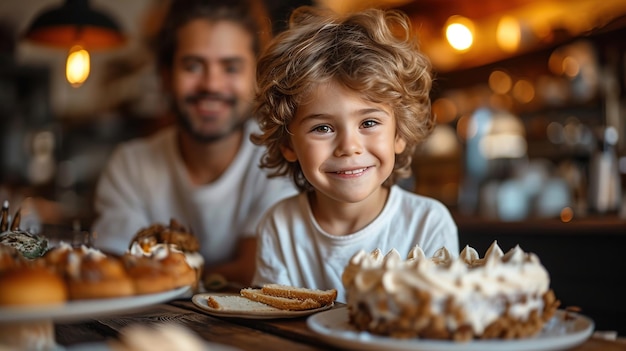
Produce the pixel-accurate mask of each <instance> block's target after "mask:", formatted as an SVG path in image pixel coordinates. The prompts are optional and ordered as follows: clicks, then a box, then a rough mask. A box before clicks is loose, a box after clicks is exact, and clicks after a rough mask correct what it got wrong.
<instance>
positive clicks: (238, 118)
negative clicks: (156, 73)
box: [169, 19, 256, 142]
mask: <svg viewBox="0 0 626 351" xmlns="http://www.w3.org/2000/svg"><path fill="white" fill-rule="evenodd" d="M252 41H253V38H252V37H251V36H250V34H249V33H248V32H246V31H245V30H244V29H243V28H242V27H241V26H240V25H238V24H236V23H234V22H230V21H219V22H208V21H206V20H203V19H197V20H193V21H191V22H189V23H187V24H186V25H185V26H183V27H181V28H180V29H179V30H178V33H177V47H176V52H175V53H174V61H173V64H172V72H171V76H170V77H169V78H170V79H169V83H170V84H169V88H170V90H171V93H172V95H173V98H174V108H175V112H176V114H177V117H178V120H179V122H180V123H181V124H182V126H183V127H184V128H185V129H186V130H187V132H189V133H190V134H191V135H192V136H193V137H194V138H195V139H196V140H199V141H206V142H211V141H213V140H219V139H221V138H222V137H225V136H228V135H230V134H231V133H232V132H233V131H234V130H236V129H237V128H238V126H239V125H240V124H241V123H242V122H243V121H244V120H246V119H247V118H248V117H249V116H250V113H251V109H252V101H253V99H254V85H255V70H256V60H255V56H254V52H253V49H252Z"/></svg>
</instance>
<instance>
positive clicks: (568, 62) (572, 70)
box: [562, 56, 580, 78]
mask: <svg viewBox="0 0 626 351" xmlns="http://www.w3.org/2000/svg"><path fill="white" fill-rule="evenodd" d="M562 65H563V73H565V75H566V76H568V77H570V78H573V77H576V76H577V75H578V73H579V72H580V64H579V63H578V61H577V60H576V59H575V58H574V57H572V56H567V57H565V58H564V59H563V62H562Z"/></svg>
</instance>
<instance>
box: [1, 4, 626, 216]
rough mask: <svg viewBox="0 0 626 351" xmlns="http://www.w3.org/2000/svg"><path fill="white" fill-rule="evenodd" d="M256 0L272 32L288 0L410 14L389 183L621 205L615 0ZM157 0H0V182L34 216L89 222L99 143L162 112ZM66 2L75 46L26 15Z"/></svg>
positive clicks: (453, 205)
mask: <svg viewBox="0 0 626 351" xmlns="http://www.w3.org/2000/svg"><path fill="white" fill-rule="evenodd" d="M266 2H267V6H268V8H269V10H270V12H271V16H272V21H273V24H274V30H275V31H276V32H278V31H280V30H282V28H283V27H284V24H285V21H286V19H287V16H288V13H289V11H290V10H291V9H292V8H294V7H296V6H298V5H302V4H309V5H316V6H327V7H331V8H333V9H334V10H336V11H338V12H345V11H352V10H358V9H361V8H364V7H382V8H398V9H401V10H404V11H405V12H406V13H407V14H408V15H409V16H410V17H411V19H412V20H413V22H414V28H415V30H416V31H417V32H418V34H419V37H420V40H421V45H422V49H423V50H424V52H425V53H426V54H427V55H428V56H429V57H430V58H431V60H432V63H433V65H434V69H435V77H436V80H435V87H434V89H433V93H432V101H433V113H435V114H436V116H437V121H438V125H437V128H436V130H435V132H434V134H433V135H432V137H431V138H430V139H429V141H428V142H427V143H426V144H424V145H423V147H421V148H420V150H419V151H418V153H417V154H416V155H415V162H414V177H413V178H411V179H409V180H406V181H404V182H403V183H402V186H404V187H406V188H408V189H411V190H414V191H416V192H417V193H420V194H424V195H428V196H432V197H435V198H437V199H440V200H441V201H443V202H444V203H445V204H446V205H448V206H449V207H450V209H451V210H452V211H454V213H455V215H457V216H458V217H459V218H465V217H467V218H470V219H476V218H479V219H486V220H496V221H505V222H511V221H521V220H525V219H529V218H534V219H542V218H549V219H555V218H556V219H558V220H560V221H562V222H569V221H572V220H575V219H582V218H590V217H593V218H596V217H602V218H610V219H622V220H623V219H624V218H626V209H625V208H626V200H625V198H624V191H622V189H623V188H624V185H625V180H626V146H625V141H624V140H625V139H626V135H625V129H626V127H625V125H624V124H625V122H624V113H625V104H626V98H625V96H626V93H625V92H624V87H625V85H626V68H625V67H626V57H625V55H624V52H625V46H626V42H625V41H624V40H623V38H624V35H625V34H626V17H625V15H626V2H625V1H623V0H606V1H603V2H601V3H598V2H597V1H594V0H564V1H558V0H542V1H538V0H511V1H505V2H503V1H496V0H484V1H481V2H480V3H479V4H478V3H476V2H474V1H469V0H413V1H409V0H372V1H360V0H344V1H333V0H319V1H287V0H267V1H266ZM167 3H168V1H167V0H133V1H125V0H29V1H26V2H24V1H19V0H5V1H2V2H1V3H0V50H1V52H0V53H1V55H0V59H1V63H2V65H1V68H0V115H1V117H0V125H1V126H0V145H1V152H0V198H3V199H9V200H10V202H11V203H12V204H15V205H16V206H18V205H19V204H20V203H22V202H23V201H24V199H28V201H27V202H26V204H25V206H24V207H27V209H28V208H30V209H32V211H31V212H32V213H31V214H32V216H38V217H39V221H40V222H43V223H45V224H66V223H74V222H75V221H76V220H78V221H79V222H80V223H82V226H83V227H88V226H89V224H90V223H91V220H92V216H93V214H92V209H91V198H92V193H93V190H94V185H95V182H96V180H97V177H98V175H99V173H100V171H101V170H102V167H103V166H104V164H105V162H106V160H107V158H108V156H109V155H110V152H111V151H112V148H113V147H114V146H115V145H116V144H117V143H119V142H121V141H124V140H126V139H129V138H132V137H136V136H142V135H147V134H149V133H151V132H153V131H155V130H156V129H158V128H160V127H162V126H163V125H164V124H166V123H167V120H166V119H165V118H163V115H164V114H165V105H164V103H163V101H164V99H162V95H161V90H160V85H159V84H160V82H159V79H158V77H157V75H156V72H155V70H154V64H153V60H152V55H151V53H150V51H149V47H148V42H149V40H150V39H151V38H152V37H153V36H154V33H155V31H156V29H157V28H158V25H159V22H160V19H161V16H162V13H163V10H164V8H165V7H166V5H167ZM68 9H72V11H78V13H81V14H82V15H81V16H80V17H81V18H82V19H81V20H82V21H84V22H88V21H105V25H106V26H108V28H109V29H110V30H111V31H112V32H113V34H110V35H109V37H105V35H103V34H102V33H97V32H96V31H95V30H94V33H86V32H87V31H85V36H86V35H87V34H90V35H91V34H93V36H94V38H95V39H93V40H92V42H87V41H85V40H83V47H77V46H76V44H78V43H76V42H74V37H73V36H72V34H71V33H72V32H71V31H72V30H76V29H73V28H71V26H67V25H66V26H65V27H64V28H62V30H59V31H58V32H48V33H45V32H44V31H41V30H39V31H38V30H37V29H38V28H39V27H37V26H38V24H40V23H42V22H41V21H46V20H48V21H50V17H51V16H53V14H52V13H53V12H55V11H56V13H57V15H58V13H59V12H62V11H65V10H68ZM101 17H104V20H103V19H102V18H101ZM37 21H39V22H37ZM52 21H54V19H53V20H52ZM106 21H108V22H106ZM105 34H106V33H105ZM46 41H47V42H46ZM42 42H45V43H43V44H42ZM78 49H83V50H86V52H87V54H88V55H89V63H90V65H89V67H90V69H89V73H88V75H86V76H85V77H82V78H81V76H80V75H81V72H77V73H74V77H72V76H71V75H68V71H67V69H66V68H67V62H68V58H69V57H70V56H71V55H70V54H72V53H74V57H75V58H76V60H77V61H74V62H78V63H75V64H78V65H79V66H80V62H82V61H81V57H82V56H81V55H83V54H82V52H81V51H79V50H78ZM81 79H82V80H81ZM31 205H33V206H31ZM34 212H37V213H34ZM26 215H27V216H26V217H27V218H28V213H27V214H26Z"/></svg>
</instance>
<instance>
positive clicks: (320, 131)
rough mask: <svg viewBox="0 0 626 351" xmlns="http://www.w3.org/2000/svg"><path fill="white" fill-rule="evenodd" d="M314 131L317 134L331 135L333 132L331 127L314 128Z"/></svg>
mask: <svg viewBox="0 0 626 351" xmlns="http://www.w3.org/2000/svg"><path fill="white" fill-rule="evenodd" d="M312 131H313V132H316V133H330V132H332V129H330V127H329V126H327V125H320V126H316V127H314V128H313V129H312Z"/></svg>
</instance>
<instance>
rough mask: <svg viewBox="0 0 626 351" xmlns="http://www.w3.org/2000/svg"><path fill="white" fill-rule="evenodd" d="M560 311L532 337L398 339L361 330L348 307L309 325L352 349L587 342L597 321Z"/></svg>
mask: <svg viewBox="0 0 626 351" xmlns="http://www.w3.org/2000/svg"><path fill="white" fill-rule="evenodd" d="M564 313H565V311H562V310H559V311H557V312H556V314H555V316H554V317H553V318H552V319H551V320H550V321H549V322H548V323H547V324H546V326H545V327H544V329H543V331H542V332H541V333H540V334H539V335H537V336H534V337H532V338H528V339H517V340H473V341H469V342H455V341H446V340H426V339H396V338H391V337H384V336H377V335H374V334H370V333H368V332H359V331H357V330H356V329H355V328H354V327H352V326H351V325H350V324H349V323H348V309H347V308H338V309H334V310H331V311H326V312H322V313H318V314H316V315H314V316H311V317H309V318H308V319H307V325H308V326H309V328H310V329H311V330H313V331H314V332H315V333H316V334H319V335H320V336H321V337H322V338H323V339H325V340H326V341H327V342H328V343H330V344H333V345H336V346H339V347H345V348H348V349H352V350H385V351H408V350H420V351H502V350H506V351H550V350H563V349H568V348H570V347H573V346H575V345H578V344H581V343H583V342H584V341H585V340H587V338H589V336H590V335H591V333H592V332H593V328H594V323H593V321H592V320H591V319H589V318H588V317H585V316H583V315H579V314H574V313H569V314H570V315H571V316H573V317H574V318H573V319H572V320H568V321H564V320H563V314H564Z"/></svg>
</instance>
